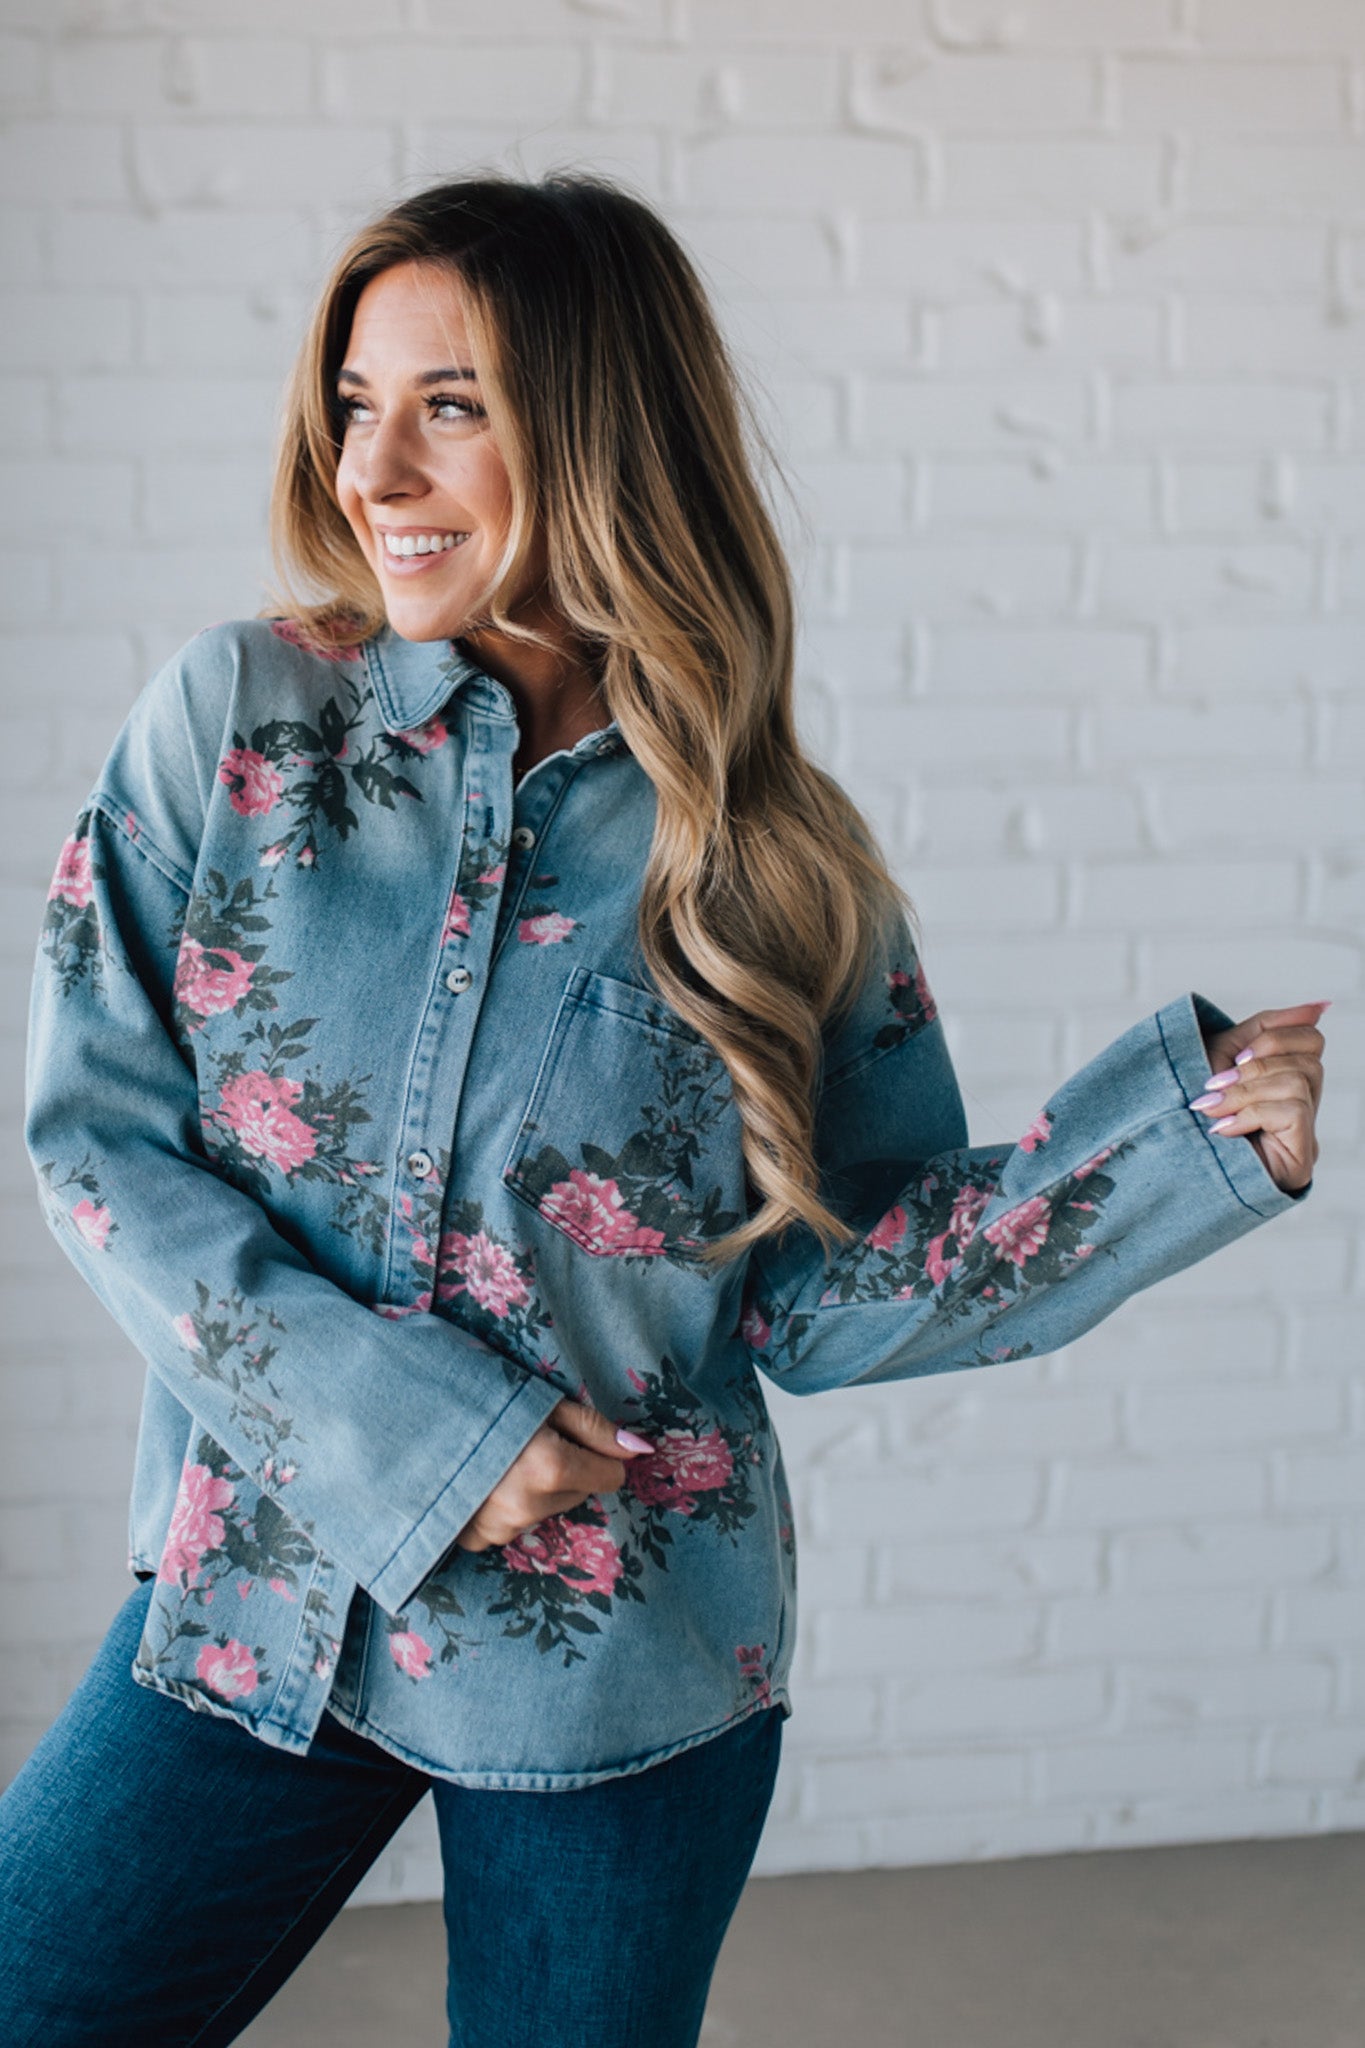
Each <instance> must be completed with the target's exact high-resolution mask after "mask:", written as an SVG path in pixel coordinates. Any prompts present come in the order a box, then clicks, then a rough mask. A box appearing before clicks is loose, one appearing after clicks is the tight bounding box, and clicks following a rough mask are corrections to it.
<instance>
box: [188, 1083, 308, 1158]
mask: <svg viewBox="0 0 1365 2048" xmlns="http://www.w3.org/2000/svg"><path fill="white" fill-rule="evenodd" d="M302 1093H303V1087H302V1084H301V1083H300V1082H298V1081H291V1080H290V1079H289V1077H288V1075H287V1074H280V1075H278V1076H276V1075H273V1074H263V1073H259V1072H258V1073H254V1074H234V1075H233V1076H232V1078H231V1079H230V1080H229V1081H225V1082H224V1084H223V1088H222V1091H221V1094H220V1096H219V1103H218V1108H217V1110H216V1111H215V1112H214V1116H215V1120H216V1121H217V1122H218V1123H220V1124H226V1125H227V1127H228V1129H229V1130H230V1131H232V1132H233V1133H234V1135H235V1136H236V1138H237V1139H238V1141H239V1143H240V1144H241V1147H242V1150H243V1151H244V1152H250V1153H253V1154H254V1155H255V1157H256V1158H258V1159H268V1160H269V1161H270V1163H271V1165H272V1166H278V1167H279V1169H280V1171H281V1172H282V1173H292V1172H293V1171H294V1169H295V1168H296V1167H299V1166H302V1165H303V1163H304V1161H305V1160H306V1159H311V1158H312V1156H313V1154H314V1152H316V1150H317V1143H318V1134H317V1132H316V1131H315V1130H314V1129H313V1127H312V1125H311V1124H306V1123H304V1121H303V1119H302V1117H297V1116H295V1115H294V1112H293V1108H292V1105H293V1104H294V1103H296V1102H297V1101H298V1099H299V1097H300V1096H301V1095H302Z"/></svg>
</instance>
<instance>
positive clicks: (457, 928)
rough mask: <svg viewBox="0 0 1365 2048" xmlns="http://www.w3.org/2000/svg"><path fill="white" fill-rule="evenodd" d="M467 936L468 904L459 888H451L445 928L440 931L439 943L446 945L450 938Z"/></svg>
mask: <svg viewBox="0 0 1365 2048" xmlns="http://www.w3.org/2000/svg"><path fill="white" fill-rule="evenodd" d="M468 936H469V905H468V904H467V903H466V902H465V900H464V897H463V896H462V895H461V894H460V892H459V890H458V889H453V890H452V891H451V895H450V903H449V906H448V908H447V910H446V924H445V930H444V931H443V932H442V933H441V944H442V945H443V946H448V945H449V944H450V941H451V940H452V939H464V938H468Z"/></svg>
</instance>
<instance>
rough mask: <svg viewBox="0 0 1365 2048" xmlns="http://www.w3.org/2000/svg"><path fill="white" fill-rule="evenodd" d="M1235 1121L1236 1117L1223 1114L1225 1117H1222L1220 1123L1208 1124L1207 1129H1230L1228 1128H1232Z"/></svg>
mask: <svg viewBox="0 0 1365 2048" xmlns="http://www.w3.org/2000/svg"><path fill="white" fill-rule="evenodd" d="M1236 1121H1237V1119H1236V1117H1235V1116H1225V1117H1224V1118H1223V1120H1222V1122H1221V1123H1216V1124H1210V1125H1209V1129H1210V1130H1211V1131H1215V1132H1216V1131H1230V1130H1231V1129H1232V1127H1233V1125H1234V1124H1235V1123H1236Z"/></svg>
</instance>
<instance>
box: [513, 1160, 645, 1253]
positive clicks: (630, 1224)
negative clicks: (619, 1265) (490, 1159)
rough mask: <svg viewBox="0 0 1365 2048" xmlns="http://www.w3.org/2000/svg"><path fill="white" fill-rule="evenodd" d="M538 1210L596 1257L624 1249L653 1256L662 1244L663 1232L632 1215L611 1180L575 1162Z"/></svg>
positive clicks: (544, 1198)
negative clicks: (586, 1171)
mask: <svg viewBox="0 0 1365 2048" xmlns="http://www.w3.org/2000/svg"><path fill="white" fill-rule="evenodd" d="M540 1213H541V1215H542V1216H544V1217H545V1219H546V1221H547V1222H550V1223H554V1224H556V1225H557V1226H558V1228H559V1229H560V1230H562V1231H563V1232H564V1234H565V1236H566V1237H571V1238H573V1240H574V1242H575V1243H576V1244H581V1245H582V1247H583V1249H584V1250H585V1251H589V1252H592V1253H594V1254H595V1256H597V1257H598V1258H611V1257H618V1256H620V1255H621V1254H622V1253H625V1252H643V1253H646V1254H648V1255H650V1256H653V1255H654V1254H655V1253H657V1252H661V1251H662V1250H663V1248H664V1234H663V1232H662V1231H661V1230H651V1229H649V1228H648V1227H647V1226H645V1225H643V1224H642V1223H641V1222H640V1219H639V1217H638V1216H632V1214H631V1212H630V1210H629V1209H627V1207H626V1206H625V1203H624V1201H623V1200H622V1198H621V1191H620V1189H619V1188H618V1187H617V1185H616V1182H615V1181H614V1180H602V1179H601V1178H600V1177H599V1176H598V1175H597V1174H595V1173H585V1172H584V1171H583V1169H582V1168H581V1167H578V1166H575V1167H573V1168H572V1169H571V1170H570V1173H569V1177H568V1179H567V1180H561V1181H556V1182H555V1184H554V1186H553V1187H552V1188H551V1189H550V1191H549V1193H548V1194H547V1195H545V1196H544V1197H543V1198H542V1200H541V1202H540Z"/></svg>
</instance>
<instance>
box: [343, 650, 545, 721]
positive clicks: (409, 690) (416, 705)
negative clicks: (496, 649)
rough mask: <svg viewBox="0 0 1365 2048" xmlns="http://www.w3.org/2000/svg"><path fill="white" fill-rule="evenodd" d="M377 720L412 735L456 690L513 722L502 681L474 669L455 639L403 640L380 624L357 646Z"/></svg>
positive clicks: (496, 715)
mask: <svg viewBox="0 0 1365 2048" xmlns="http://www.w3.org/2000/svg"><path fill="white" fill-rule="evenodd" d="M361 658H362V659H363V661H364V663H365V667H366V670H367V672H368V674H369V678H370V683H371V685H372V687H373V689H374V694H375V698H376V701H377V702H378V705H379V711H380V716H381V717H382V718H383V720H384V724H385V725H386V726H387V728H388V730H389V731H390V732H412V731H414V730H415V729H416V727H418V726H419V725H425V723H426V721H427V720H428V719H429V718H430V717H431V715H432V713H433V712H436V711H439V710H440V708H441V706H442V705H443V704H444V703H446V702H447V700H448V699H449V698H450V697H452V696H453V695H454V694H455V692H456V691H459V692H461V693H463V694H465V695H467V696H468V697H469V698H470V699H471V700H472V701H474V702H477V703H478V705H479V707H480V709H482V710H484V711H488V712H491V713H492V714H493V716H494V717H502V718H514V717H515V716H516V713H515V712H514V710H513V709H512V700H511V698H510V697H509V696H508V694H507V692H506V690H504V689H503V687H502V684H501V683H496V682H494V680H493V678H492V677H491V676H486V675H485V674H484V672H483V670H482V669H480V668H476V667H475V665H474V663H473V662H472V661H471V660H470V659H469V656H468V655H467V654H466V653H465V651H464V649H463V648H462V647H461V646H460V645H459V643H458V641H454V640H405V639H404V638H403V636H402V634H401V633H395V632H394V630H393V627H392V626H388V625H386V626H381V628H380V630H379V631H378V632H377V633H376V634H375V636H374V638H373V639H372V640H367V641H366V642H365V643H364V646H363V647H362V648H361Z"/></svg>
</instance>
